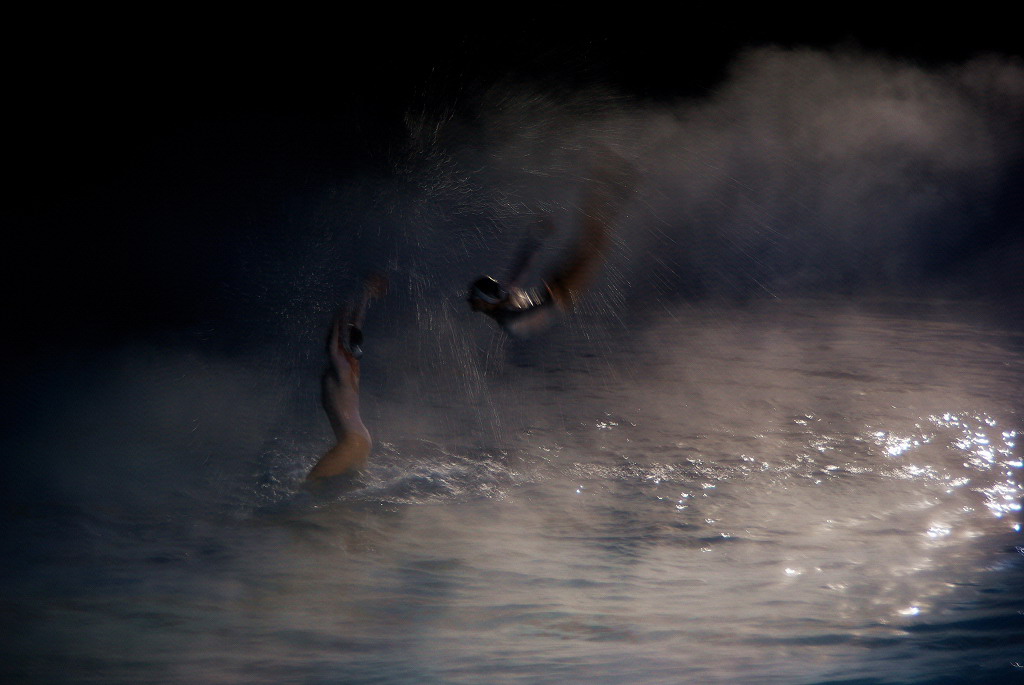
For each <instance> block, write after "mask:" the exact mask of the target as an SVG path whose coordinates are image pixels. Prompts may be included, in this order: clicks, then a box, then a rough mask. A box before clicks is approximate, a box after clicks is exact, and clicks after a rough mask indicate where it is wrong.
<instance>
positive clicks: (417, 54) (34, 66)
mask: <svg viewBox="0 0 1024 685" xmlns="http://www.w3.org/2000/svg"><path fill="white" fill-rule="evenodd" d="M513 13H514V12H513V10H512V9H511V8H506V9H505V10H504V11H502V12H498V13H496V15H495V17H494V18H493V20H492V21H480V20H478V21H476V22H474V23H473V24H472V25H471V26H470V25H462V24H461V23H458V22H454V21H453V22H451V23H449V22H447V21H445V20H444V19H441V18H439V17H436V16H432V13H429V12H424V11H421V12H418V13H416V14H415V15H413V16H411V17H409V18H408V19H404V20H400V19H399V18H398V17H391V16H388V17H387V18H386V19H385V15H386V14H387V13H385V12H378V13H377V16H376V18H373V17H366V16H341V17H338V18H336V19H330V20H328V19H326V18H324V17H315V16H309V17H308V18H306V19H305V20H299V21H296V20H294V19H292V20H289V21H287V22H283V21H282V22H281V23H277V22H275V21H274V20H273V18H269V17H263V18H261V19H259V20H252V21H246V20H245V19H238V18H232V20H230V21H226V20H220V21H215V22H209V20H208V19H207V18H206V17H201V16H194V17H177V18H167V17H163V18H160V19H159V20H155V19H154V20H148V21H146V22H142V21H137V22H136V23H135V25H132V26H130V27H128V26H124V27H120V25H119V23H118V22H117V21H115V20H116V19H117V18H116V17H114V16H108V17H96V16H81V17H65V18H64V19H63V20H61V21H60V23H59V24H58V25H56V26H55V25H53V24H52V23H51V21H52V20H51V19H50V18H37V19H36V20H35V21H26V22H25V23H24V25H23V26H21V29H19V30H18V32H19V33H23V35H22V37H21V40H20V42H19V43H18V44H16V45H15V46H13V47H8V48H6V49H5V51H6V53H7V54H6V59H5V61H6V63H7V66H8V69H7V83H6V85H5V91H6V93H7V97H6V101H7V106H6V107H5V109H6V110H7V117H6V118H7V125H6V126H5V129H6V138H7V142H6V145H5V148H6V152H5V161H6V166H7V169H8V174H7V177H8V180H7V182H6V191H7V192H6V193H5V195H6V196H7V197H6V199H5V201H4V205H5V206H4V211H5V214H6V218H5V220H4V223H5V224H6V225H7V229H8V230H7V234H8V236H9V238H8V240H9V241H10V242H9V247H8V250H6V251H5V252H6V256H7V260H6V261H8V266H7V268H5V280H6V281H7V282H6V284H5V286H6V287H5V291H6V292H7V293H8V303H7V306H8V317H7V318H8V321H9V322H13V324H14V325H13V326H11V327H10V328H9V329H8V330H9V331H12V332H11V333H9V334H8V335H9V336H10V337H9V338H8V340H7V341H6V342H7V344H8V345H12V346H13V348H14V349H15V350H16V351H17V353H28V354H30V355H31V354H32V353H33V351H37V350H38V349H39V348H40V347H41V346H42V347H45V346H47V345H48V344H52V343H55V342H56V340H55V339H54V336H57V339H60V340H62V341H63V342H64V343H66V342H68V341H67V339H66V337H68V336H70V337H71V338H73V339H74V340H75V341H76V342H79V343H81V342H86V341H90V340H93V341H96V342H102V341H106V342H110V341H111V340H112V339H116V338H118V337H119V336H126V335H134V334H136V333H140V332H143V333H144V332H146V331H152V330H159V329H162V328H165V327H172V328H173V327H177V326H181V325H189V324H195V323H197V322H200V321H202V320H204V319H205V318H207V317H216V316H217V315H218V314H219V312H217V311H216V310H215V307H216V304H215V303H216V298H209V297H203V294H204V293H208V292H209V290H210V289H216V288H217V287H218V285H219V280H218V271H219V269H221V268H222V267H223V260H224V259H225V258H226V257H227V256H229V254H230V252H231V250H232V249H233V246H234V245H236V244H237V241H238V240H239V239H256V240H258V239H260V237H261V236H264V237H265V236H268V235H269V234H273V233H274V232H275V231H278V230H280V228H279V225H280V219H281V215H280V212H281V207H282V204H283V203H284V202H285V201H286V199H287V198H288V197H289V196H291V195H292V194H294V193H296V192H302V190H303V189H311V188H316V187H320V186H324V185H327V184H330V183H338V182H344V180H345V179H346V177H347V176H349V175H350V174H353V173H355V172H356V171H357V170H358V171H359V172H362V173H365V172H367V171H369V173H377V174H381V175H385V176H386V175H387V174H388V173H389V163H390V160H391V159H392V158H393V156H394V154H395V153H396V151H400V150H401V148H402V146H403V145H406V144H407V141H406V140H405V135H406V133H405V130H404V128H403V121H404V117H405V115H406V114H407V113H408V112H410V111H415V110H416V109H417V108H423V107H428V108H429V107H432V106H437V105H438V104H439V103H442V105H443V106H445V107H449V108H453V109H454V110H455V111H457V112H458V111H459V110H460V109H461V110H462V112H463V113H465V112H468V111H470V110H471V109H472V107H473V105H474V102H475V99H476V98H477V97H478V96H479V95H480V93H482V92H484V91H485V90H486V89H487V88H489V87H491V86H492V85H494V84H495V83H498V82H516V81H529V82H531V83H540V84H542V85H543V87H546V88H550V89H552V90H553V91H555V92H557V91H558V90H559V89H579V88H586V87H593V86H599V87H605V88H611V89H614V90H615V91H617V92H619V93H621V94H622V95H623V96H624V97H628V98H634V99H637V100H639V101H641V102H644V101H654V102H660V101H671V100H674V99H679V98H686V97H696V96H700V95H701V94H704V93H707V92H708V91H709V90H711V89H713V88H714V87H715V85H716V84H717V83H718V82H719V81H720V79H721V78H722V77H723V75H724V73H725V70H726V69H727V68H728V65H729V64H730V61H731V60H732V59H733V58H734V57H735V56H736V54H737V53H738V52H739V51H740V50H742V49H744V48H747V47H751V46H758V45H769V44H770V45H781V46H810V47H822V48H830V47H833V46H854V47H857V48H860V49H863V50H867V51H877V52H881V53H884V54H886V55H891V56H894V57H898V58H904V59H908V60H910V61H912V62H915V63H918V64H923V65H936V64H942V63H944V62H952V61H956V60H960V59H963V58H965V57H968V56H971V55H976V54H980V53H986V52H993V53H996V54H1009V55H1013V54H1018V53H1019V52H1020V45H1019V41H1018V40H1016V38H1017V37H1016V36H1015V35H1013V34H1014V32H1013V31H1011V30H1010V29H1009V27H1008V26H1007V25H1006V22H997V21H992V22H988V21H986V22H966V23H965V22H964V21H962V18H961V17H931V18H929V19H927V20H920V21H918V20H915V21H902V22H897V21H894V20H893V19H892V18H891V17H887V16H880V15H874V16H868V15H866V14H861V15H857V16H855V17H853V19H852V20H851V13H850V12H839V11H836V12H835V13H834V14H832V15H831V16H816V17H805V18H804V19H803V20H802V21H800V22H797V23H792V22H790V21H789V20H788V19H786V18H783V17H778V16H776V17H766V18H763V19H764V20H763V21H761V20H755V19H748V20H746V21H744V22H742V23H738V24H737V23H736V22H734V21H733V18H732V17H729V16H726V15H727V14H728V13H725V12H722V13H721V14H720V15H719V16H717V17H689V18H686V17H679V18H672V19H667V18H666V17H657V16H653V15H651V16H644V17H629V18H624V17H620V16H610V15H605V16H598V17H593V16H591V17H580V18H566V17H562V18H560V19H558V20H550V19H548V18H546V17H544V16H542V15H539V14H534V15H532V16H530V17H528V18H525V19H524V18H519V19H515V18H510V17H508V16H503V15H509V14H513ZM396 14H398V13H396ZM499 15H502V16H500V19H499ZM236 19H237V20H236ZM1000 24H1001V25H1002V27H1001V28H1000ZM115 27H116V28H115ZM13 30H14V29H12V31H13Z"/></svg>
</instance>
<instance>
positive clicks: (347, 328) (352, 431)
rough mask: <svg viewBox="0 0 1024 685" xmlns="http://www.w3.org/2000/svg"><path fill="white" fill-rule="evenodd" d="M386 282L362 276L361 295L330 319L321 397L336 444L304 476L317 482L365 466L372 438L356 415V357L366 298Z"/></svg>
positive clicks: (359, 351)
mask: <svg viewBox="0 0 1024 685" xmlns="http://www.w3.org/2000/svg"><path fill="white" fill-rule="evenodd" d="M386 290H387V283H386V281H385V280H384V278H383V277H381V276H373V277H370V278H368V279H367V280H366V283H365V285H364V287H363V297H362V300H361V301H360V303H359V305H358V306H357V307H355V308H354V309H350V308H348V307H346V308H345V309H343V310H342V312H341V313H340V314H339V315H338V316H337V317H336V318H335V319H334V323H333V324H332V325H331V332H330V335H329V336H328V340H327V356H328V359H330V367H329V368H328V369H327V370H326V371H325V372H324V375H323V379H322V382H321V392H322V394H321V400H322V402H323V406H324V411H325V412H327V418H328V420H330V422H331V428H332V429H333V430H334V437H335V438H336V439H337V441H338V442H337V444H336V445H335V446H334V447H332V448H331V449H330V450H328V451H327V454H325V455H324V456H322V457H321V458H320V461H318V462H317V463H316V466H314V467H313V469H312V470H311V471H310V472H309V475H308V476H306V480H307V482H314V481H315V482H320V481H323V480H324V479H327V478H333V477H334V476H341V475H352V474H354V473H356V472H357V471H359V470H360V469H361V468H363V467H364V466H366V462H367V460H368V459H369V457H370V449H371V448H372V447H373V440H371V438H370V432H369V431H368V430H366V426H365V425H363V420H362V418H361V417H360V416H359V359H360V358H361V357H362V356H363V331H362V326H363V319H364V317H365V316H366V309H367V307H368V306H369V304H370V301H371V300H373V299H376V298H378V297H381V296H383V295H384V293H385V292H386Z"/></svg>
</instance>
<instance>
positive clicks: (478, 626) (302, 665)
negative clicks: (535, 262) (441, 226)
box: [0, 300, 1024, 683]
mask: <svg viewBox="0 0 1024 685" xmlns="http://www.w3.org/2000/svg"><path fill="white" fill-rule="evenodd" d="M975 314H976V312H974V311H973V310H972V309H970V308H966V309H965V308H964V305H962V304H957V303H948V302H947V303H934V302H897V303H891V302H890V303H887V304H884V305H878V304H877V303H875V304H866V303H861V304H860V305H858V306H853V305H852V304H849V303H844V302H838V301H825V302H822V301H796V300H793V301H788V302H778V301H775V302H768V303H764V304H760V305H756V306H746V307H725V306H723V307H718V308H705V309H687V308H685V307H684V308H680V309H678V310H676V311H675V312H674V317H666V319H665V320H664V321H663V322H662V323H661V324H659V325H656V326H652V327H650V328H648V329H646V330H645V331H642V332H634V333H633V334H631V335H628V336H626V335H615V334H614V332H613V331H610V330H609V329H608V328H606V327H604V328H602V327H596V328H588V327H586V326H584V325H583V323H585V322H584V321H582V320H575V319H574V320H573V321H570V322H568V323H567V329H568V332H566V333H565V335H566V336H570V337H571V336H574V335H577V334H580V333H581V332H582V331H589V332H588V334H587V336H584V337H581V338H579V339H578V340H577V344H575V345H572V346H562V347H557V346H553V347H549V348H548V350H547V352H545V353H544V354H537V353H536V350H535V349H534V348H531V347H529V346H519V347H517V346H516V345H515V344H512V343H508V342H507V341H504V339H503V338H500V337H498V334H497V333H494V334H493V336H492V337H491V338H487V339H488V340H490V343H491V347H488V346H487V345H482V346H480V347H477V348H475V351H474V353H473V354H475V355H476V357H475V359H474V360H473V362H474V363H473V364H469V363H467V364H466V366H465V367H464V369H462V370H461V371H459V372H448V373H437V374H426V375H427V377H428V381H423V382H417V383H411V384H410V381H409V380H408V378H405V377H404V376H401V375H400V374H398V373H397V372H396V371H395V370H394V369H392V370H391V371H385V370H384V369H383V365H382V362H381V361H380V360H383V359H386V358H387V354H393V353H394V352H395V351H394V350H393V349H392V348H391V346H392V344H395V345H397V344H398V342H397V336H396V339H395V341H391V340H388V339H385V340H382V341H381V342H380V345H379V346H378V348H377V350H376V351H375V352H374V354H375V355H376V354H378V353H379V356H380V360H378V362H373V361H372V360H371V355H368V357H367V361H366V365H365V367H364V372H363V373H364V393H365V395H366V396H365V397H364V415H365V418H366V421H367V423H368V424H369V425H370V427H371V430H372V431H374V433H375V435H376V436H377V442H378V444H377V448H376V452H375V455H374V457H373V463H372V466H371V467H370V469H369V471H368V472H367V474H366V476H365V478H364V481H363V482H362V483H361V484H360V485H358V486H357V487H355V488H354V489H348V490H339V491H337V492H331V493H328V494H324V495H320V496H311V495H309V494H308V493H305V492H304V491H302V490H301V489H300V488H299V484H300V482H301V478H302V477H303V475H304V473H305V471H306V469H307V468H308V467H309V465H310V464H311V463H312V461H313V460H314V459H315V458H316V456H317V455H318V453H319V452H321V451H322V450H323V448H324V447H325V446H326V440H327V432H326V429H325V425H322V424H321V423H320V422H319V419H320V417H319V416H318V415H317V414H316V413H315V411H313V410H312V409H311V408H314V409H315V406H316V401H315V394H314V395H313V396H312V397H310V398H307V399H308V402H307V401H306V400H301V401H299V402H298V403H297V404H296V405H295V406H292V404H290V403H289V402H285V401H280V400H279V401H277V403H276V404H275V403H274V402H273V401H270V400H261V399H259V398H260V397H273V394H272V393H270V392H269V388H270V387H273V386H274V383H275V378H274V375H273V373H272V372H271V371H267V370H265V369H263V370H261V369H258V368H254V367H253V366H252V365H249V364H238V365H236V364H235V363H229V362H227V361H223V360H221V361H219V362H215V361H214V360H213V359H209V358H207V359H202V358H199V357H191V358H186V359H182V360H180V361H178V362H174V363H170V362H168V361H167V360H166V359H161V358H160V357H159V356H158V355H156V354H149V355H147V354H146V353H145V351H144V350H135V351H134V352H133V355H132V356H133V359H134V361H133V362H132V365H131V368H130V369H128V370H127V371H124V370H123V369H122V370H120V371H118V370H117V369H114V370H113V380H110V379H109V378H108V381H107V382H106V384H104V385H103V389H104V394H105V395H106V396H107V397H110V396H113V397H115V399H113V400H107V401H108V402H110V403H112V406H114V407H116V408H118V409H119V411H120V415H119V416H118V417H117V418H116V420H114V419H111V417H110V413H109V411H110V409H111V406H105V405H103V403H102V402H101V401H100V400H99V399H98V398H97V399H96V402H97V403H98V404H99V406H94V407H92V408H91V409H90V410H88V411H91V412H93V413H92V414H90V415H89V416H88V417H87V419H86V420H84V421H82V422H79V423H77V424H76V427H78V428H81V429H83V430H84V431H85V432H84V433H83V434H82V435H81V436H80V438H79V439H78V440H77V441H76V444H77V445H78V447H79V448H80V449H83V450H89V451H95V452H96V453H97V456H96V457H95V458H94V459H93V460H92V462H91V466H90V467H89V471H91V472H87V470H79V471H76V472H74V473H72V474H65V477H64V478H63V479H62V480H61V482H59V483H56V484H51V485H50V486H49V487H44V488H41V489H40V490H38V491H37V492H36V493H35V495H29V496H26V495H25V494H24V493H22V495H21V496H19V497H17V498H14V499H12V500H11V501H9V502H8V504H7V506H5V507H4V509H3V515H4V519H5V520H4V528H5V531H6V532H7V535H6V536H5V540H4V545H5V549H4V550H3V558H4V564H3V568H4V584H5V587H6V588H7V589H6V591H5V595H4V599H3V602H4V611H3V615H4V617H5V618H4V624H5V633H6V637H5V643H4V647H3V652H4V659H3V662H2V663H3V665H2V666H0V671H2V673H3V677H4V680H5V681H6V682H111V683H119V682H123V683H135V682H266V683H279V682H310V683H318V682H324V683H326V682H344V683H393V682H466V683H469V682H473V683H491V682H550V683H555V682H605V683H621V682H644V683H648V682H650V683H678V682H722V683H727V682H728V683H731V682H758V683H762V682H763V683H825V682H856V683H945V682H978V683H997V682H999V683H1001V682H1017V681H1020V680H1021V679H1022V678H1021V675H1022V673H1024V671H1022V670H1021V669H1022V666H1021V665H1022V664H1024V653H1022V651H1021V650H1022V647H1024V645H1022V642H1024V615H1022V612H1024V590H1022V587H1024V586H1022V584H1021V581H1022V579H1024V556H1022V553H1021V551H1020V548H1019V547H1018V545H1021V538H1020V533H1019V530H1020V503H1021V495H1022V486H1021V458H1022V456H1021V450H1020V447H1019V445H1018V437H1019V433H1020V431H1021V430H1022V429H1024V426H1022V425H1021V424H1022V417H1021V415H1020V406H1021V399H1022V395H1021V387H1022V385H1021V381H1022V380H1024V354H1022V351H1024V345H1022V342H1024V337H1022V334H1021V332H1020V331H1019V330H1014V329H1012V328H1007V327H1002V326H1000V325H999V322H998V320H997V319H993V318H991V317H988V318H985V317H979V316H976V315H975ZM438 330H440V328H439V329H438ZM595 331H597V332H595ZM488 335H491V334H490V333H488ZM559 350H560V351H559ZM122 356H123V355H122ZM421 359H422V357H421ZM218 364H219V365H220V366H218ZM446 368H450V367H446ZM470 369H475V371H472V372H471V371H470ZM108 370H109V369H108ZM142 370H146V371H147V373H148V377H149V378H150V380H151V382H152V383H153V384H154V385H155V386H156V387H157V388H162V389H163V393H162V394H164V395H166V394H170V393H169V390H171V389H175V388H177V389H180V388H181V387H186V388H187V387H190V384H191V383H193V382H197V381H198V380H199V379H200V378H205V379H209V378H210V377H211V374H215V373H219V374H220V375H219V376H216V377H217V378H218V379H219V381H218V382H219V383H220V386H221V388H222V390H221V391H220V392H224V393H225V394H226V395H228V396H229V397H230V398H232V401H227V402H224V403H223V404H219V402H220V400H219V399H218V398H210V397H209V396H203V395H202V393H186V397H187V402H186V403H187V404H189V405H190V406H192V407H193V408H195V407H196V406H201V407H202V409H203V410H204V412H212V413H214V414H217V412H216V411H214V410H218V408H219V410H218V411H220V414H219V415H217V416H216V418H215V419H214V418H211V419H210V421H211V422H212V423H215V424H216V425H217V426H218V428H217V429H216V430H213V429H211V430H209V431H207V429H205V428H203V427H195V426H193V427H192V430H193V431H194V434H193V436H194V437H192V438H181V437H180V436H179V437H176V438H175V439H173V440H168V441H165V442H164V443H159V442H156V443H155V442H153V441H151V440H150V438H151V435H150V434H149V433H148V431H151V430H153V431H157V432H159V431H161V430H163V428H161V427H160V426H156V427H154V426H153V425H152V424H153V423H154V420H155V419H154V417H162V419H161V420H163V421H164V422H165V424H166V426H165V427H171V426H175V427H177V428H179V429H180V428H182V427H183V426H181V425H177V424H178V421H179V419H180V418H181V417H182V416H191V414H189V413H188V412H187V411H186V410H184V409H183V408H181V407H176V406H174V405H173V404H169V400H167V399H166V398H160V396H161V393H159V392H156V393H154V392H151V391H146V392H142V391H140V390H138V389H134V388H133V386H132V384H131V383H126V385H124V386H123V387H122V386H119V385H118V383H119V382H120V381H118V378H119V376H118V374H119V373H120V374H124V378H126V379H127V378H132V377H136V376H137V375H138V374H139V373H140V372H141V371H142ZM470 373H472V374H475V375H474V376H473V377H472V378H469V379H467V378H463V377H461V376H462V374H470ZM403 378H404V380H403ZM200 385H201V384H200ZM410 386H415V387H410ZM197 387H198V386H197ZM460 387H461V388H463V389H466V388H471V389H473V391H472V392H470V391H463V392H457V390H458V388H460ZM223 388H229V389H230V390H229V391H225V390H223ZM81 392H82V393H86V394H87V391H85V390H83V391H81ZM261 393H263V394H261ZM299 395H300V396H301V395H302V393H299ZM181 401H182V402H185V400H181ZM147 403H148V406H147ZM157 403H159V406H154V405H156V404H157ZM196 403H199V405H196ZM203 403H205V404H203ZM268 403H269V405H270V406H267V405H268ZM238 405H242V407H241V408H239V407H238ZM256 406H259V407H262V409H261V410H260V411H262V415H260V416H257V417H253V416H251V414H252V413H253V412H255V411H256V410H255V409H254V408H253V407H256ZM77 407H78V409H79V411H84V410H83V409H82V407H81V405H77ZM232 407H233V409H232ZM307 410H309V411H307ZM232 411H234V412H235V413H234V414H233V415H232V414H231V413H230V412H232ZM176 412H177V414H176ZM56 415H57V416H58V417H59V416H61V413H60V412H59V411H58V412H57V414H56ZM103 417H106V418H103ZM248 422H251V423H248ZM257 424H259V425H260V426H262V427H261V428H260V429H259V430H258V431H255V432H254V433H251V432H250V428H252V426H255V425H257ZM286 426H287V427H286ZM207 432H209V433H210V434H211V435H212V437H211V435H205V433H207ZM234 433H237V436H236V437H233V438H230V439H228V438H226V437H225V434H227V435H229V436H230V435H232V434H234ZM238 436H241V437H238ZM119 438H120V441H119V440H118V439H119ZM35 440H37V441H38V443H37V445H36V447H37V451H36V454H39V455H45V454H47V453H48V451H47V448H45V447H42V446H41V445H45V442H46V439H45V436H36V438H35ZM217 440H221V442H220V443H219V444H218V443H217V442H216V441H217ZM211 441H213V442H211ZM168 447H170V448H171V449H170V450H168ZM99 452H103V453H104V454H99ZM55 458H58V459H59V457H55ZM68 463H71V462H70V461H69V462H68ZM140 464H145V467H144V468H143V466H141V465H140Z"/></svg>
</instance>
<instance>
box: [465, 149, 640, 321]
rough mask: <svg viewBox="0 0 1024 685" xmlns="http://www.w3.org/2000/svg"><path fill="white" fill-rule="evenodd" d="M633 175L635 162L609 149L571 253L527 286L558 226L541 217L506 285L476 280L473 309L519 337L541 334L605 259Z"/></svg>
mask: <svg viewBox="0 0 1024 685" xmlns="http://www.w3.org/2000/svg"><path fill="white" fill-rule="evenodd" d="M633 178H634V170H633V168H632V166H630V165H629V164H628V163H627V162H626V161H625V160H623V159H621V158H618V157H614V158H612V157H611V155H610V154H609V155H608V157H607V158H606V160H605V161H604V163H603V164H601V165H599V166H598V167H597V168H596V169H595V173H594V175H593V178H591V179H588V180H587V183H586V186H585V188H584V191H583V197H582V200H581V202H580V212H579V216H580V218H579V222H580V235H579V237H578V239H577V241H576V244H575V245H574V247H573V248H572V250H571V252H570V253H569V255H568V256H567V257H566V258H565V259H564V260H563V261H562V262H561V263H560V264H557V265H556V266H555V268H554V269H552V270H551V272H550V274H549V275H548V276H547V278H544V279H542V280H541V283H540V285H539V286H537V287H533V288H527V287H524V285H523V282H524V281H525V278H526V275H527V272H528V271H529V270H530V267H532V266H533V264H534V262H535V261H536V260H537V256H538V254H539V252H540V248H541V245H542V244H543V241H544V238H545V236H546V235H547V234H549V233H551V232H552V231H553V228H552V226H551V223H550V221H549V220H548V219H543V220H541V221H540V222H538V223H537V224H536V225H535V226H534V228H533V229H531V231H530V233H529V234H528V235H527V238H526V240H525V242H524V243H523V246H522V247H521V248H520V250H519V254H518V255H517V256H516V259H515V260H514V262H513V266H512V268H511V269H510V270H509V278H508V282H507V283H506V284H502V283H500V282H499V281H497V280H496V279H494V278H491V277H490V276H481V277H480V278H478V279H477V280H475V281H474V282H473V283H472V284H471V285H470V288H469V295H468V297H467V298H466V300H467V301H468V302H469V307H470V309H472V310H473V311H475V312H482V313H483V314H486V315H487V316H489V317H491V318H492V319H494V320H495V321H496V322H497V323H498V325H499V326H501V327H502V329H503V330H504V331H505V332H506V333H508V334H510V335H512V336H514V337H527V336H530V335H532V334H534V333H537V332H538V331H540V330H543V329H544V328H547V327H548V326H549V325H551V323H552V322H553V321H554V319H555V318H556V317H557V316H559V315H560V314H562V313H564V312H567V311H570V310H571V309H573V307H575V306H576V303H577V302H578V300H579V298H580V297H581V296H582V294H583V292H584V291H585V290H586V289H587V288H588V287H589V286H590V284H591V283H592V281H593V280H594V277H595V276H596V275H597V272H598V270H599V269H600V267H601V264H602V263H603V262H604V258H605V255H606V253H607V251H608V245H609V243H610V242H611V224H612V222H613V221H614V220H615V218H616V217H617V216H618V214H619V213H620V212H621V210H622V206H623V205H624V204H625V203H626V200H627V199H628V195H629V193H630V192H631V190H632V182H633Z"/></svg>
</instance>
